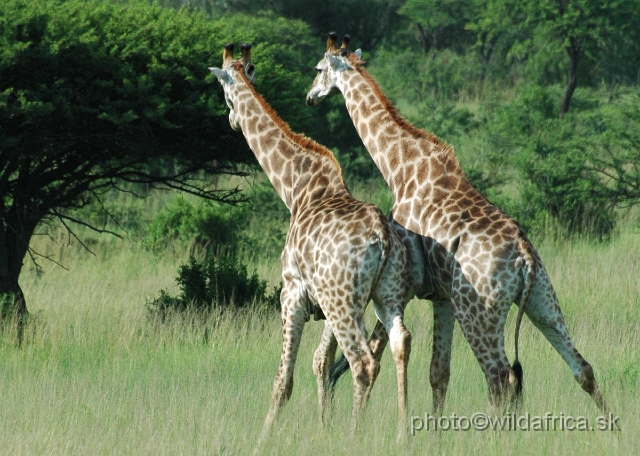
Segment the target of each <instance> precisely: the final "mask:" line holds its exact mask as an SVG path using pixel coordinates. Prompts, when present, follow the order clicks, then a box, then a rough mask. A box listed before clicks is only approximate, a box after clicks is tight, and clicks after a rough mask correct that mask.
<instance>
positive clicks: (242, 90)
mask: <svg viewBox="0 0 640 456" xmlns="http://www.w3.org/2000/svg"><path fill="white" fill-rule="evenodd" d="M250 49H251V48H250V46H249V45H243V46H242V57H241V58H240V59H238V60H235V59H234V58H233V45H230V44H229V45H226V46H225V50H224V53H223V67H222V69H219V68H210V70H211V71H212V72H213V73H214V74H215V75H216V77H217V78H218V80H219V81H220V83H221V84H222V87H223V90H224V95H225V99H226V103H227V105H228V107H229V109H230V114H229V122H230V123H231V126H232V127H233V128H234V129H235V130H239V129H241V130H242V132H243V134H244V135H245V138H246V139H247V143H248V144H249V147H250V148H251V150H252V151H253V153H254V154H255V156H256V158H257V159H258V162H259V163H260V166H262V168H263V170H264V172H265V174H266V175H267V177H268V178H269V180H270V181H271V183H272V184H273V186H274V187H275V189H276V191H277V192H278V194H279V195H280V197H281V198H282V200H283V201H284V203H285V204H286V206H287V208H288V209H289V211H290V212H291V221H290V227H289V232H288V234H287V240H286V244H285V247H284V250H283V252H282V256H281V260H282V282H283V288H282V294H281V296H280V300H281V305H282V327H283V329H282V334H283V342H282V356H281V361H280V368H279V370H278V374H277V376H276V378H275V381H274V385H273V394H272V400H271V406H270V408H269V412H268V414H267V417H266V420H265V423H264V427H263V431H262V435H261V439H260V440H261V441H264V439H265V438H266V437H267V436H268V434H269V432H270V429H271V427H272V424H273V421H274V418H275V417H276V416H277V414H278V412H279V411H280V409H281V408H282V406H283V405H284V404H285V403H286V402H287V401H288V400H289V397H290V396H291V391H292V388H293V367H294V364H295V361H296V355H297V352H298V347H299V344H300V338H301V335H302V329H303V327H304V324H305V322H307V321H309V319H310V315H312V314H313V315H314V316H315V317H316V319H319V318H324V317H326V321H325V329H324V333H323V336H322V342H321V343H320V346H319V347H318V350H316V352H315V354H314V363H313V366H314V373H315V374H316V377H317V381H318V398H319V405H320V413H321V416H324V407H325V403H326V397H327V396H326V394H327V393H326V387H325V385H326V381H327V377H328V367H329V366H330V365H331V363H332V362H333V359H334V356H335V350H336V345H339V346H340V348H341V349H342V352H343V353H344V355H345V356H346V357H347V359H348V360H349V363H350V365H351V367H352V369H353V382H354V402H353V411H352V426H354V427H355V426H356V424H357V421H358V416H359V415H360V412H361V411H362V410H363V409H364V407H365V406H366V403H367V400H368V398H369V394H370V391H371V388H372V387H373V383H374V381H375V379H376V376H377V375H378V372H379V370H380V365H379V362H378V361H377V360H376V359H374V357H373V353H372V351H371V349H370V348H369V345H368V343H367V337H366V331H365V327H364V311H365V308H366V306H367V303H368V302H369V300H370V299H373V301H374V308H375V312H376V315H377V317H378V319H379V322H381V324H382V325H383V327H384V328H385V330H386V331H387V332H388V334H389V339H390V344H391V351H392V354H393V359H394V361H395V363H396V368H397V377H398V378H397V380H398V416H399V421H398V423H399V426H401V428H400V429H401V430H402V429H404V428H405V427H406V422H405V419H406V418H405V417H406V398H407V373H406V369H407V363H408V361H409V352H410V349H411V335H410V333H409V331H408V330H407V329H406V328H405V325H404V322H403V314H404V304H405V296H406V294H407V286H406V281H405V279H404V274H405V272H404V269H405V265H406V261H407V259H406V250H405V248H404V246H403V244H402V242H401V241H400V239H399V237H398V235H397V234H396V233H395V231H394V230H393V228H392V227H391V224H390V223H389V221H388V220H387V219H386V218H385V216H384V215H383V214H382V212H381V211H380V210H379V209H378V208H377V207H375V206H374V205H372V204H368V203H364V202H361V201H358V200H356V199H355V198H354V197H353V196H352V195H351V194H350V193H349V190H348V189H347V187H346V185H345V183H344V181H343V179H342V174H341V171H340V166H339V165H338V162H337V161H336V160H335V158H334V157H333V155H332V154H331V152H330V151H329V150H328V149H326V148H325V147H323V146H321V145H319V144H318V143H316V142H314V141H312V140H311V139H309V138H307V137H305V136H303V135H299V134H295V133H293V132H292V131H291V130H290V128H289V126H288V125H287V124H286V123H285V122H284V121H283V120H282V119H280V118H279V117H278V116H277V114H276V113H275V111H273V109H272V108H271V107H270V106H269V105H268V104H267V102H266V101H265V100H264V98H263V97H262V96H261V95H260V94H258V93H257V92H256V91H255V89H254V88H253V85H252V82H253V78H254V72H255V66H254V65H253V63H251V53H250Z"/></svg>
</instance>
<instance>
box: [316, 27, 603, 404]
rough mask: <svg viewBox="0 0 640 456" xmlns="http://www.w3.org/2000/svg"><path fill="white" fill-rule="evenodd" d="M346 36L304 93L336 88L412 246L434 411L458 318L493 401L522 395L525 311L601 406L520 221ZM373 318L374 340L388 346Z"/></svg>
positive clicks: (319, 94)
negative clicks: (508, 340)
mask: <svg viewBox="0 0 640 456" xmlns="http://www.w3.org/2000/svg"><path fill="white" fill-rule="evenodd" d="M348 44H349V39H348V37H346V39H345V40H344V41H343V43H342V47H341V48H338V47H337V39H336V35H335V34H334V33H332V34H331V35H330V37H329V40H328V41H327V48H326V52H325V56H324V57H323V59H322V60H321V61H320V62H319V63H318V65H317V66H316V70H317V71H318V74H317V76H316V78H315V81H314V82H313V85H312V87H311V89H310V90H309V92H308V94H307V99H306V103H307V105H309V106H313V105H316V104H318V103H319V102H320V101H321V100H322V99H323V98H324V97H325V96H327V95H329V94H332V93H337V92H341V93H342V94H343V96H344V100H345V103H346V107H347V110H348V112H349V115H350V116H351V119H352V121H353V123H354V125H355V127H356V130H357V131H358V134H359V135H360V137H361V139H362V141H363V143H364V145H365V147H366V148H367V150H368V151H369V154H370V155H371V157H372V158H373V160H374V162H375V163H376V165H377V167H378V169H379V170H380V171H381V173H382V176H383V177H384V179H385V181H386V182H387V184H388V185H389V187H390V189H391V191H392V193H393V195H394V199H395V200H394V205H393V210H392V219H393V224H394V227H395V228H396V230H397V231H398V233H399V235H400V237H401V238H402V239H403V242H404V243H405V246H406V247H407V249H408V256H409V260H410V265H409V270H410V271H413V274H412V277H413V283H414V285H413V289H414V291H415V292H417V294H418V296H419V297H423V298H428V299H431V300H432V301H433V302H434V323H433V325H434V330H433V356H432V360H431V368H430V382H431V385H432V387H433V402H434V411H435V412H436V413H440V412H441V411H442V407H443V403H444V399H445V395H446V391H447V386H448V382H449V377H450V360H451V340H452V332H453V326H454V317H455V319H456V320H457V321H458V323H459V324H460V327H461V329H462V332H463V334H464V336H465V338H466V339H467V341H468V342H469V344H470V345H471V348H472V349H473V352H474V354H475V356H476V358H477V360H478V362H479V363H480V366H481V367H482V371H483V373H484V375H485V377H486V380H487V383H488V390H489V398H490V400H491V402H492V403H494V404H504V403H505V402H504V401H505V399H507V398H514V396H513V393H515V399H519V397H520V393H521V388H522V368H521V366H520V363H519V361H518V331H519V326H520V321H521V318H522V313H523V312H525V313H526V314H527V316H528V317H529V319H530V320H531V321H532V322H533V324H534V325H535V326H536V327H537V328H538V329H539V330H540V331H541V332H542V333H543V334H544V335H545V337H546V338H547V340H549V342H550V343H551V344H552V345H553V347H554V348H555V349H556V350H557V352H558V353H559V354H560V356H561V357H562V358H563V359H564V361H565V362H566V363H567V364H568V365H569V367H570V368H571V371H572V372H573V375H574V377H575V379H576V380H577V382H578V383H579V384H580V386H581V387H582V388H583V389H584V390H585V391H586V392H587V393H589V394H590V395H591V397H592V398H593V399H594V400H595V402H596V404H597V406H598V407H599V408H600V409H601V410H602V411H603V412H606V411H607V410H608V409H607V406H606V404H605V401H604V399H603V397H602V394H601V393H600V391H599V389H598V387H597V385H596V380H595V378H594V375H593V370H592V368H591V366H590V365H589V363H588V362H587V361H586V360H585V359H584V358H583V357H582V356H581V355H580V353H579V352H578V350H576V348H575V347H574V345H573V343H572V341H571V339H570V337H569V333H568V331H567V328H566V325H565V322H564V319H563V317H562V312H561V310H560V307H559V305H558V300H557V297H556V294H555V292H554V290H553V287H552V285H551V282H550V280H549V277H548V275H547V273H546V271H545V268H544V266H543V264H542V261H541V259H540V257H539V255H538V254H537V252H536V251H535V249H534V247H533V245H532V244H531V242H530V241H529V239H527V237H526V236H525V234H524V232H523V231H522V229H521V228H520V226H519V225H518V224H517V223H516V222H515V221H514V220H513V219H511V218H510V217H509V216H507V215H506V214H505V213H504V212H502V211H500V210H499V209H498V208H497V207H496V206H494V205H493V204H491V203H490V202H489V201H488V200H487V199H486V198H484V197H483V196H482V195H481V194H480V193H479V192H478V191H477V190H476V189H475V188H474V187H473V186H472V185H471V184H470V183H469V181H468V180H467V178H466V177H465V175H464V173H463V172H462V169H461V168H460V165H459V163H458V160H457V159H456V157H455V155H454V152H453V149H452V148H451V147H449V146H447V145H445V144H443V143H442V142H441V141H440V140H438V138H436V137H435V136H433V135H431V134H429V133H427V132H425V131H424V130H420V129H418V128H415V127H414V126H412V125H411V124H410V123H408V122H407V121H406V120H405V119H404V118H403V117H402V116H401V115H400V114H399V113H398V111H397V110H396V109H395V107H394V106H393V105H392V104H391V102H390V101H389V100H388V99H387V98H386V97H385V96H384V95H383V94H382V92H381V90H380V87H379V86H378V84H377V83H376V82H375V81H374V80H373V78H371V76H369V74H368V73H367V72H366V71H365V70H364V68H363V67H362V66H363V64H364V62H362V61H361V60H360V57H361V53H360V50H357V51H355V52H350V51H349V49H348ZM513 303H517V304H518V306H519V312H518V318H517V322H516V338H515V361H514V364H513V368H512V367H511V365H510V364H509V361H508V359H507V357H506V354H505V348H504V336H503V331H504V325H505V322H506V318H507V313H508V312H509V309H510V307H511V305H512V304H513ZM385 342H386V341H385V336H384V330H383V328H381V327H379V326H376V328H375V329H374V332H373V338H372V347H374V354H375V356H376V357H378V358H379V356H380V354H379V353H378V351H381V350H384V345H385Z"/></svg>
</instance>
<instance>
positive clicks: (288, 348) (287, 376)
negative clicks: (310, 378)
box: [258, 284, 308, 448]
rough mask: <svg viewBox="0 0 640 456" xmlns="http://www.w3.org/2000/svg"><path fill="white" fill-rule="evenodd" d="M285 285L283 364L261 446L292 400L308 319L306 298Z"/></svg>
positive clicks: (283, 299)
mask: <svg viewBox="0 0 640 456" xmlns="http://www.w3.org/2000/svg"><path fill="white" fill-rule="evenodd" d="M290 285H293V284H289V285H287V284H285V285H284V288H283V289H282V293H281V295H280V300H281V303H282V354H281V356H280V367H279V368H278V373H277V375H276V378H275V380H274V382H273V392H272V394H271V405H270V407H269V411H268V412H267V417H266V418H265V421H264V425H263V427H262V432H261V434H260V439H259V441H258V448H260V447H261V445H262V444H264V442H265V441H266V439H267V438H268V437H269V435H270V433H271V428H272V427H273V422H274V420H275V419H276V417H277V416H278V414H279V413H280V410H281V409H282V407H283V406H284V405H285V404H286V403H287V402H288V401H289V398H290V397H291V392H292V390H293V368H294V366H295V363H296V357H297V355H298V348H299V347H300V340H301V336H302V329H303V328H304V325H305V323H306V322H307V319H308V314H307V310H306V308H305V307H304V306H301V305H299V303H300V302H302V301H303V297H302V296H300V295H299V294H298V293H297V289H298V288H297V287H296V286H290Z"/></svg>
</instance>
